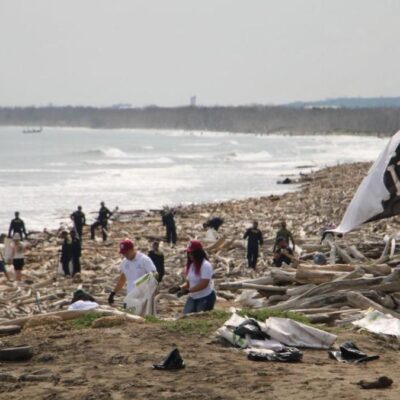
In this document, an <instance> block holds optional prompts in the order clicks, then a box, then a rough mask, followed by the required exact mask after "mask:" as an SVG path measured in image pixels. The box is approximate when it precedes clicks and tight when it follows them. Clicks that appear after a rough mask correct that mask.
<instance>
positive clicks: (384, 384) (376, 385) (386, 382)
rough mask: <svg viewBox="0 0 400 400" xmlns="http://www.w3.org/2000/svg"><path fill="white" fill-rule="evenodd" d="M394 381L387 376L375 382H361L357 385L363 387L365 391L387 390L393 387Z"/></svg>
mask: <svg viewBox="0 0 400 400" xmlns="http://www.w3.org/2000/svg"><path fill="white" fill-rule="evenodd" d="M392 383H393V379H390V378H388V377H387V376H381V377H379V378H378V379H376V380H374V381H364V380H361V381H360V382H358V383H357V385H359V386H361V387H362V388H363V389H386V388H388V387H390V386H392Z"/></svg>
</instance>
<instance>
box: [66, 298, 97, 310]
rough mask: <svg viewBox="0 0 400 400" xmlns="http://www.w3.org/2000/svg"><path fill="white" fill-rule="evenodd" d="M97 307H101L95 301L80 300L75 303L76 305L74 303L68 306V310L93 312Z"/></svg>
mask: <svg viewBox="0 0 400 400" xmlns="http://www.w3.org/2000/svg"><path fill="white" fill-rule="evenodd" d="M97 307H100V306H99V304H97V303H96V302H94V301H88V300H78V301H75V303H72V304H70V305H69V306H68V310H72V311H74V310H93V309H95V308H97Z"/></svg>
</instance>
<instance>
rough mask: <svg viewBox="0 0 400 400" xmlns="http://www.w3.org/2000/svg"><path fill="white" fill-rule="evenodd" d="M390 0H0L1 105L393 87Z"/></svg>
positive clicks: (396, 50)
mask: <svg viewBox="0 0 400 400" xmlns="http://www.w3.org/2000/svg"><path fill="white" fill-rule="evenodd" d="M399 41H400V0H0V45H1V47H0V49H1V55H2V56H1V59H0V105H29V104H35V105H43V104H48V103H53V104H60V105H62V104H85V105H89V104H93V105H110V104H114V103H131V104H132V105H134V106H143V105H149V104H158V105H166V106H174V105H182V104H187V103H188V102H189V97H190V96H191V95H197V98H198V103H199V104H207V105H214V104H249V103H262V104H267V103H282V102H287V101H294V100H310V99H319V98H327V97H336V96H398V95H400V46H399Z"/></svg>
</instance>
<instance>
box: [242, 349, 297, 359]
mask: <svg viewBox="0 0 400 400" xmlns="http://www.w3.org/2000/svg"><path fill="white" fill-rule="evenodd" d="M247 358H248V359H249V360H251V361H281V362H299V361H301V359H302V358H303V353H302V352H301V351H300V350H299V349H296V348H295V347H285V348H283V349H282V350H279V351H274V352H273V353H262V352H257V351H250V352H249V354H247Z"/></svg>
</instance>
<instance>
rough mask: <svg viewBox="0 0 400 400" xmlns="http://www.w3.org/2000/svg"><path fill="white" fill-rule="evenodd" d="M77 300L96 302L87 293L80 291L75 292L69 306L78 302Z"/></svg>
mask: <svg viewBox="0 0 400 400" xmlns="http://www.w3.org/2000/svg"><path fill="white" fill-rule="evenodd" d="M79 300H82V301H93V302H96V300H95V299H94V297H93V296H91V295H90V294H89V293H86V292H85V291H84V290H82V289H77V290H75V292H74V295H73V297H72V300H71V304H73V303H75V302H76V301H79Z"/></svg>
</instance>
